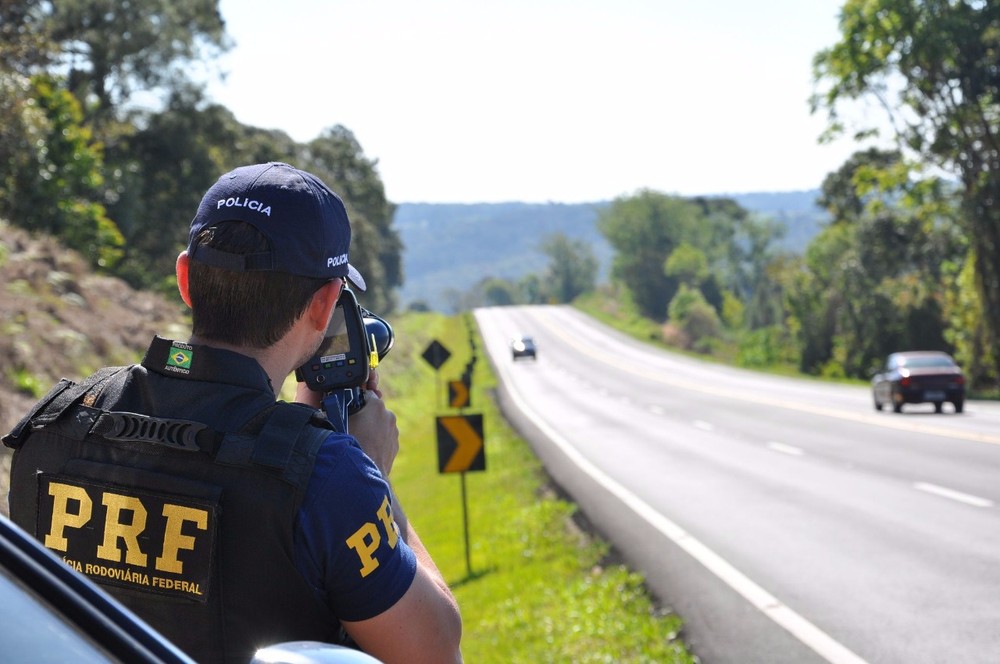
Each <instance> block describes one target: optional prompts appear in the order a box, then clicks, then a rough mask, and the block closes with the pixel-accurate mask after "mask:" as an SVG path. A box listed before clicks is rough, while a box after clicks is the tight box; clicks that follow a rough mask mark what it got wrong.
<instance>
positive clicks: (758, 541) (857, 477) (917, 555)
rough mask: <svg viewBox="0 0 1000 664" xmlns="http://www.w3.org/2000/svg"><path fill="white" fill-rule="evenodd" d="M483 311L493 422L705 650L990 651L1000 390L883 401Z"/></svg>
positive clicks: (519, 311)
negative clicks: (995, 398)
mask: <svg viewBox="0 0 1000 664" xmlns="http://www.w3.org/2000/svg"><path fill="white" fill-rule="evenodd" d="M475 315H476V320H477V322H478V324H479V327H480V330H481V332H482V334H483V339H484V344H485V351H486V353H487V355H488V356H489V358H490V360H491V362H492V363H493V366H494V367H495V369H496V372H497V376H498V380H499V382H500V389H499V390H498V396H499V400H500V403H501V407H502V408H503V410H504V414H505V416H506V417H507V418H508V419H509V420H510V421H511V422H512V423H513V424H514V425H515V426H516V427H517V428H518V429H519V430H520V431H521V433H522V435H524V436H525V438H526V439H528V440H529V441H530V443H531V444H532V446H533V447H534V449H535V451H536V453H537V454H538V455H539V457H540V458H541V459H542V460H543V462H544V463H545V465H546V469H547V470H548V472H549V473H550V475H552V477H553V478H554V480H555V481H556V482H557V483H558V484H559V485H560V486H561V487H562V488H563V489H564V490H565V491H566V492H567V493H568V494H569V495H570V496H571V498H572V499H573V500H574V501H575V502H576V503H577V504H578V505H579V506H580V507H581V509H582V511H583V513H584V514H585V516H586V517H587V519H588V520H589V521H591V522H592V523H593V525H594V526H595V528H596V529H597V530H598V531H599V532H600V533H601V534H602V535H603V536H605V537H607V538H608V539H609V540H610V541H611V542H612V543H613V544H614V546H615V548H616V550H618V551H619V552H620V553H621V555H622V556H623V558H624V559H625V560H626V561H627V562H628V563H629V564H630V566H632V567H633V568H635V569H637V570H639V571H641V572H642V573H643V574H644V575H645V576H646V578H647V582H648V585H649V587H650V589H651V591H652V592H653V593H654V594H655V595H656V596H657V597H658V598H659V599H660V600H661V601H662V602H664V603H666V605H667V606H668V608H670V609H672V610H675V611H676V612H677V613H678V614H679V615H680V616H681V617H682V618H683V619H684V620H685V623H686V627H685V633H684V637H685V639H686V640H687V641H688V643H689V644H690V645H691V647H692V648H693V649H694V651H695V653H696V654H697V655H698V656H699V657H700V658H701V660H702V662H704V664H730V663H732V664H752V663H755V662H759V663H761V664H765V663H766V664H785V663H787V664H808V663H810V662H832V663H836V664H861V663H863V662H869V663H871V664H875V663H879V664H881V663H886V664H890V663H893V664H894V663H899V664H904V663H905V664H921V663H927V664H931V663H933V664H940V663H941V662H962V663H963V664H977V663H982V664H996V663H997V662H1000V404H997V403H991V402H981V401H979V402H977V401H968V402H967V403H966V409H965V413H963V414H960V415H959V414H954V413H953V412H952V411H951V410H950V405H948V404H946V405H945V412H944V413H943V414H934V413H933V406H931V405H926V406H907V407H906V408H904V411H903V413H901V414H895V413H892V412H891V410H888V411H884V412H876V411H875V410H874V408H873V406H872V400H871V394H870V390H868V389H866V388H864V387H854V386H843V385H833V384H828V383H824V382H821V381H813V380H806V379H793V378H781V377H775V376H770V375H765V374H759V373H756V372H750V371H743V370H738V369H734V368H731V367H726V366H721V365H717V364H713V363H710V362H705V361H701V360H698V359H694V358H689V357H686V356H683V355H677V354H672V353H666V352H663V351H659V350H655V349H651V348H650V347H649V346H647V345H644V344H640V343H638V342H636V341H634V340H631V339H628V338H626V337H625V336H624V335H621V334H619V333H617V332H615V331H613V330H611V329H610V328H607V327H606V326H603V325H601V324H599V323H597V322H595V321H593V320H592V319H590V318H588V317H587V316H584V315H582V314H580V313H579V312H577V311H576V310H574V309H572V308H570V307H563V306H553V307H547V306H545V307H542V306H539V307H496V308H488V309H480V310H477V311H476V312H475ZM521 334H525V335H530V336H533V337H534V338H535V341H536V343H537V347H538V358H537V360H536V361H532V360H530V359H527V360H526V359H521V360H517V361H513V360H512V358H511V352H510V347H509V342H510V339H511V338H512V337H514V336H517V335H521ZM487 453H488V450H487ZM621 638H622V639H623V640H626V639H628V638H629V635H627V634H622V635H621Z"/></svg>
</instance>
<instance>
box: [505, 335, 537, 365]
mask: <svg viewBox="0 0 1000 664" xmlns="http://www.w3.org/2000/svg"><path fill="white" fill-rule="evenodd" d="M510 352H511V354H512V359H515V360H516V359H517V358H519V357H530V358H531V359H533V360H537V359H538V357H537V353H538V351H537V350H536V348H535V340H534V339H532V338H531V337H514V338H513V339H512V340H511V342H510Z"/></svg>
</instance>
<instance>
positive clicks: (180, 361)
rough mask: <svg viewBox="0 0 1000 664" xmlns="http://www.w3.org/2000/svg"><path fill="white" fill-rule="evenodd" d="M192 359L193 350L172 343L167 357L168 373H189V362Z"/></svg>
mask: <svg viewBox="0 0 1000 664" xmlns="http://www.w3.org/2000/svg"><path fill="white" fill-rule="evenodd" d="M193 359H194V350H193V349H192V348H191V347H190V346H188V345H187V344H181V343H178V342H176V341H175V342H174V343H173V344H172V345H171V346H170V353H169V354H168V355H167V366H166V369H167V370H168V371H176V372H178V373H190V372H191V361H192V360H193Z"/></svg>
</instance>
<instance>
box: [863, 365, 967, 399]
mask: <svg viewBox="0 0 1000 664" xmlns="http://www.w3.org/2000/svg"><path fill="white" fill-rule="evenodd" d="M872 398H873V399H874V401H875V410H882V408H883V407H884V406H887V405H888V406H892V410H893V411H894V412H897V413H900V412H902V410H903V404H908V403H932V404H934V412H937V413H940V412H941V410H942V406H943V405H944V403H945V402H948V403H951V404H952V406H954V407H955V412H956V413H961V412H962V409H963V408H964V407H965V376H964V375H963V373H962V369H961V368H960V367H959V366H958V364H957V363H956V362H955V360H954V359H953V358H952V357H951V355H948V354H947V353H944V352H941V351H929V350H924V351H908V352H902V353H892V354H891V355H889V357H888V358H887V359H886V363H885V367H883V368H882V369H881V370H880V371H879V373H877V374H875V376H874V377H873V378H872Z"/></svg>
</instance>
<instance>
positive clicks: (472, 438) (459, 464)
mask: <svg viewBox="0 0 1000 664" xmlns="http://www.w3.org/2000/svg"><path fill="white" fill-rule="evenodd" d="M437 446H438V472H441V473H463V472H465V471H467V470H486V453H485V449H484V446H483V416H482V415H481V414H476V415H443V416H440V417H438V418H437Z"/></svg>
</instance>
